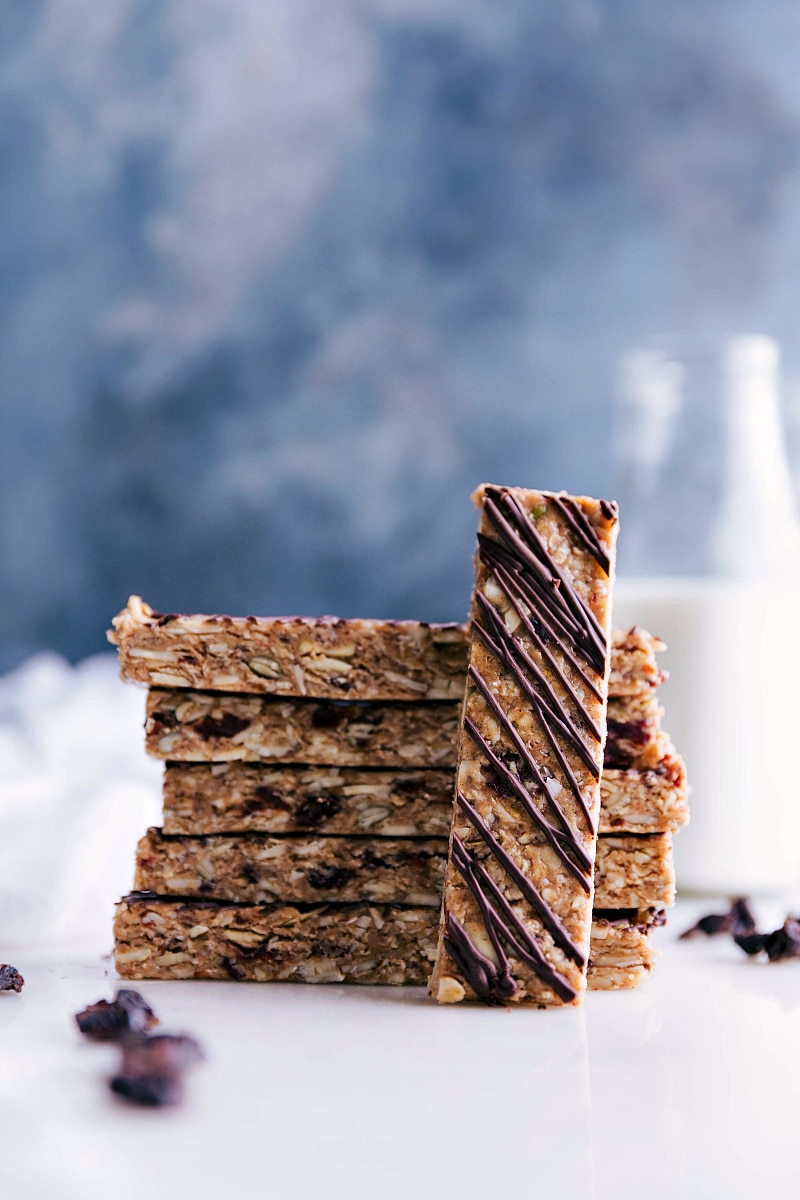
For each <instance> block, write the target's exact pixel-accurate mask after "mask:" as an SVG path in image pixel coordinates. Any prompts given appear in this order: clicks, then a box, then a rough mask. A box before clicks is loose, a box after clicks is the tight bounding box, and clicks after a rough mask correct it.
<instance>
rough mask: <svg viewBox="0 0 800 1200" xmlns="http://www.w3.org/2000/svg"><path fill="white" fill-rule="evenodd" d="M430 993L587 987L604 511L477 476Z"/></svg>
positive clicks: (613, 520) (613, 528)
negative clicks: (463, 684) (471, 579)
mask: <svg viewBox="0 0 800 1200" xmlns="http://www.w3.org/2000/svg"><path fill="white" fill-rule="evenodd" d="M474 500H475V503H476V505H477V506H478V507H479V508H480V510H481V515H480V523H479V529H478V553H477V556H476V560H475V590H474V593H473V602H472V613H471V616H472V637H471V643H470V661H469V667H468V671H467V689H466V694H465V699H464V709H463V713H462V728H461V735H460V746H459V763H458V768H457V782H456V796H455V805H454V810H453V822H452V828H451V838H450V853H449V861H448V866H447V873H446V876H445V884H444V894H443V899H442V913H441V922H440V936H439V945H438V951H437V958H436V964H435V967H434V971H433V975H432V977H431V981H430V991H431V995H432V996H433V997H434V998H435V999H436V1000H438V1001H439V1002H440V1003H452V1002H456V1001H459V1000H464V999H479V1000H483V1001H484V1002H486V1003H503V1002H507V1001H515V1002H526V1001H528V1002H532V1003H535V1004H574V1003H578V1002H579V1001H580V998H581V995H582V993H583V991H584V989H585V987H586V966H587V961H588V956H589V937H590V928H591V916H592V892H593V880H592V873H593V867H594V858H595V852H596V838H597V833H596V830H597V822H598V815H599V808H600V782H599V781H600V774H601V770H602V763H603V743H604V738H605V722H606V706H607V698H608V670H609V650H608V642H609V635H610V621H611V590H612V580H613V570H614V551H615V542H616V533H617V512H616V507H615V506H614V505H611V504H608V503H607V502H606V501H603V500H591V499H587V498H584V497H580V498H575V497H571V496H567V495H564V494H553V493H547V492H536V491H528V490H526V489H522V488H499V487H491V486H488V485H484V486H482V487H481V488H479V489H478V491H477V492H476V493H475V496H474Z"/></svg>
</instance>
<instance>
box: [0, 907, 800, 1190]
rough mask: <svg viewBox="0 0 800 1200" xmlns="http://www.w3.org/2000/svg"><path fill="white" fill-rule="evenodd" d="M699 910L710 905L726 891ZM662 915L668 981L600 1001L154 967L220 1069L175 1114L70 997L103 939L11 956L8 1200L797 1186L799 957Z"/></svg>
mask: <svg viewBox="0 0 800 1200" xmlns="http://www.w3.org/2000/svg"><path fill="white" fill-rule="evenodd" d="M702 907H703V908H704V909H707V908H708V902H707V901H706V902H704V903H703V905H702ZM698 911H699V908H698V905H697V904H688V903H686V902H684V905H683V906H682V908H681V909H680V910H679V912H678V913H677V914H675V915H674V917H673V920H672V923H671V927H670V928H668V929H666V930H663V931H661V945H662V948H663V952H664V953H663V958H662V961H661V963H660V966H659V969H658V971H657V972H656V973H655V974H654V975H653V977H652V978H651V980H650V981H649V983H648V985H647V986H646V987H645V988H643V989H642V990H641V991H639V992H635V993H629V994H608V995H603V994H599V995H591V996H590V997H589V998H588V1001H587V1003H586V1005H585V1007H584V1009H583V1010H582V1011H569V1012H545V1013H539V1012H530V1011H522V1012H520V1011H514V1012H507V1011H506V1010H485V1009H468V1008H462V1009H455V1010H453V1009H447V1010H440V1009H437V1008H436V1007H435V1006H433V1005H431V1004H429V1003H428V1002H427V1001H426V1000H425V998H424V997H423V995H422V994H421V992H419V991H418V990H417V989H409V990H399V989H388V988H387V989H368V988H346V987H338V986H329V987H317V988H314V987H303V986H291V985H272V986H270V985H261V986H256V985H247V984H235V983H230V984H228V983H225V984H222V983H220V984H214V983H173V984H155V983H150V984H147V983H145V984H142V985H141V989H142V991H143V992H144V993H145V995H146V996H147V998H148V1000H150V1002H151V1003H152V1004H153V1005H154V1006H155V1008H156V1009H157V1011H158V1012H159V1014H160V1015H161V1017H162V1020H163V1023H164V1026H165V1027H166V1028H168V1029H172V1030H187V1031H191V1032H193V1033H195V1034H196V1035H197V1036H198V1037H199V1038H200V1039H201V1040H202V1042H203V1043H204V1045H205V1047H206V1050H207V1053H208V1062H207V1063H206V1064H205V1065H204V1066H202V1067H200V1068H198V1069H197V1070H196V1071H195V1073H194V1074H193V1076H192V1077H191V1079H190V1080H189V1088H188V1096H187V1100H186V1102H185V1104H184V1105H183V1107H182V1108H180V1109H178V1110H174V1111H167V1110H162V1111H155V1112H151V1111H141V1110H135V1109H131V1108H129V1107H126V1106H124V1105H123V1104H122V1103H120V1102H118V1101H116V1100H115V1099H114V1098H113V1097H112V1096H111V1094H110V1093H109V1092H108V1091H107V1089H106V1086H105V1078H106V1076H107V1075H108V1072H109V1070H110V1069H111V1067H112V1065H113V1062H114V1059H115V1052H114V1051H113V1050H111V1049H110V1048H106V1047H95V1046H91V1045H85V1044H82V1042H81V1039H80V1037H79V1035H78V1034H77V1032H76V1030H75V1028H74V1026H73V1024H72V1014H73V1013H74V1012H75V1011H76V1010H77V1009H79V1008H80V1007H82V1006H83V1005H84V1004H86V1003H87V1002H91V1001H94V1000H96V999H98V998H99V997H100V996H101V995H110V994H111V991H112V988H113V982H114V978H113V969H112V967H111V965H110V962H109V961H108V959H103V958H102V957H101V954H100V953H99V952H98V951H97V950H96V949H94V948H93V947H91V946H84V947H83V948H76V949H75V950H74V951H72V952H67V951H65V950H64V949H59V950H48V949H47V948H45V947H42V946H39V947H37V948H35V949H30V950H26V949H25V947H24V946H20V947H18V948H17V950H15V953H14V962H15V965H16V966H17V967H19V969H20V970H21V971H22V972H23V973H24V975H25V978H26V981H27V982H26V986H25V989H24V991H23V992H22V993H21V994H20V995H18V996H16V995H3V996H0V1059H1V1060H2V1070H0V1163H2V1172H0V1194H2V1195H3V1197H5V1196H11V1195H14V1196H15V1197H16V1198H17V1200H95V1198H97V1200H101V1198H102V1200H105V1198H106V1197H109V1196H113V1197H114V1198H115V1200H128V1198H130V1200H141V1198H142V1197H147V1198H148V1200H161V1198H162V1197H164V1198H165V1200H184V1198H187V1200H189V1198H191V1200H206V1198H209V1200H212V1198H213V1200H219V1197H221V1196H235V1197H239V1196H241V1197H246V1196H262V1195H263V1196H269V1197H275V1198H276V1200H282V1198H283V1197H292V1200H304V1198H305V1197H317V1196H324V1197H325V1198H326V1200H339V1198H341V1200H361V1198H364V1200H374V1198H377V1197H380V1198H381V1200H394V1198H395V1197H397V1198H398V1200H400V1198H401V1197H402V1198H403V1200H411V1198H413V1197H420V1198H423V1197H424V1198H425V1200H428V1198H441V1200H449V1198H450V1197H452V1198H453V1200H469V1198H471V1197H475V1198H476V1200H477V1198H478V1197H480V1198H481V1200H483V1198H484V1197H487V1196H509V1197H516V1196H520V1197H521V1196H526V1197H527V1196H537V1197H546V1196H554V1197H558V1198H559V1200H572V1198H573V1197H575V1198H577V1197H580V1198H581V1200H592V1198H594V1200H620V1198H622V1197H624V1198H626V1200H636V1198H638V1197H647V1200H662V1198H663V1200H711V1198H717V1197H718V1198H720V1200H737V1198H739V1197H742V1198H745V1197H746V1198H748V1200H749V1198H751V1197H760V1196H769V1197H770V1198H771V1200H781V1198H783V1197H787V1198H788V1197H792V1198H795V1197H797V1196H798V1195H800V1140H799V1139H800V1134H799V1133H798V1131H800V962H796V963H785V964H780V965H774V966H768V965H765V964H756V963H753V962H749V961H747V960H746V959H745V958H744V956H743V955H741V953H740V952H739V951H738V950H737V949H736V947H735V946H733V945H732V944H731V943H729V942H728V941H727V940H725V941H720V942H718V943H711V942H705V941H703V942H691V943H678V942H677V941H676V934H677V932H678V931H679V930H680V929H681V928H683V927H684V926H685V925H686V924H688V923H689V922H690V921H691V920H692V919H693V918H694V916H695V915H697V912H698Z"/></svg>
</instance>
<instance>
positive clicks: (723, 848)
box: [614, 578, 800, 894]
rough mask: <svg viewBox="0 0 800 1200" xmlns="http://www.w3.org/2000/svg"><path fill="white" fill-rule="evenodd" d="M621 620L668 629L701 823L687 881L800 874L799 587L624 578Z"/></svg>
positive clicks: (692, 832)
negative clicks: (780, 587) (782, 587)
mask: <svg viewBox="0 0 800 1200" xmlns="http://www.w3.org/2000/svg"><path fill="white" fill-rule="evenodd" d="M614 624H615V625H616V626H617V627H620V628H621V627H625V626H630V625H637V624H638V625H642V626H644V627H645V628H647V629H649V630H650V632H651V633H654V634H657V635H658V636H659V637H662V638H663V639H664V641H665V642H666V643H667V644H668V647H669V650H668V652H667V653H666V654H664V655H661V656H660V660H661V662H662V664H663V666H664V668H665V669H666V670H668V671H669V672H670V679H669V681H668V682H667V683H666V684H665V685H664V687H663V689H662V691H661V695H662V697H663V700H662V702H663V705H664V708H665V710H666V712H665V718H664V727H665V728H666V730H667V731H668V732H669V733H670V735H671V736H672V738H673V740H674V742H675V744H676V746H677V748H678V751H679V752H680V753H682V754H683V755H684V757H685V759H686V764H687V770H688V775H689V783H690V785H691V789H692V792H691V797H690V804H691V812H692V819H691V824H690V825H689V826H688V827H687V828H686V829H684V830H682V831H681V833H679V834H678V835H677V837H676V839H675V859H676V867H677V874H678V885H679V886H680V887H683V888H685V889H689V890H694V891H704V892H728V893H732V894H734V893H746V892H749V893H753V892H775V891H779V890H784V889H790V888H792V887H796V886H798V885H800V770H799V769H798V765H799V758H800V715H799V710H800V705H798V698H800V588H798V587H790V588H784V589H779V588H776V587H773V586H765V585H762V584H759V583H757V582H751V581H737V580H724V581H723V580H705V579H700V580H694V579H677V578H676V579H625V578H622V579H619V580H618V581H617V592H616V597H615V603H614Z"/></svg>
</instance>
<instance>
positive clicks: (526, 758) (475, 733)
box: [464, 664, 592, 878]
mask: <svg viewBox="0 0 800 1200" xmlns="http://www.w3.org/2000/svg"><path fill="white" fill-rule="evenodd" d="M467 673H468V675H469V677H470V679H471V680H472V681H473V683H474V684H475V686H476V687H477V688H478V690H479V691H480V693H481V695H482V696H483V699H484V702H485V703H486V705H487V707H488V708H489V709H490V711H491V712H492V713H493V714H494V716H495V717H496V718H497V721H498V722H499V724H500V726H501V728H502V729H503V730H504V731H505V733H506V736H507V737H508V739H509V740H510V741H511V742H512V743H513V744H514V745H515V746H516V748H517V750H518V751H519V753H520V755H521V756H522V760H523V762H524V763H525V765H526V766H527V768H528V772H529V773H530V774H531V775H532V776H533V778H534V780H535V781H536V784H537V785H538V787H539V789H540V791H541V793H542V795H543V797H544V799H545V800H546V801H547V803H548V804H549V805H550V806H551V807H552V809H553V811H554V812H555V814H556V816H557V817H558V821H559V824H560V825H561V828H562V829H563V831H564V833H565V834H566V836H567V838H568V839H569V845H570V849H571V852H572V854H573V855H574V858H575V860H576V862H577V865H578V866H579V868H580V869H581V873H582V874H583V875H584V876H585V877H586V878H588V877H590V876H591V873H592V862H591V859H590V858H589V857H588V855H587V854H586V852H585V850H584V849H583V846H582V845H581V843H580V841H579V839H578V835H577V834H576V832H575V830H574V829H573V828H572V826H571V825H570V823H569V820H568V819H567V815H566V813H565V812H564V810H563V809H562V807H561V805H560V804H559V802H558V800H557V799H556V798H555V796H553V794H552V793H551V791H550V789H549V788H548V786H547V780H546V779H545V777H544V775H543V773H542V770H541V767H540V766H539V763H538V762H537V761H536V759H535V758H534V757H533V754H532V753H531V751H530V750H529V749H528V747H527V746H526V744H525V742H524V741H523V739H522V738H521V737H520V734H519V732H518V731H517V729H515V727H514V724H513V722H512V721H510V720H509V718H508V715H507V714H506V713H504V712H503V709H502V707H501V705H500V703H499V701H498V699H497V697H496V696H495V695H493V693H492V690H491V688H490V687H488V685H487V683H486V680H485V679H484V678H483V676H482V675H481V673H480V671H478V669H477V667H473V666H472V665H471V664H470V666H469V667H468V669H467ZM540 719H541V718H540ZM464 728H465V729H466V730H467V732H468V733H469V735H470V737H471V738H472V740H473V742H475V744H476V745H477V746H478V748H479V749H480V750H481V751H482V753H483V754H484V756H485V757H486V758H487V759H488V760H489V762H490V763H491V764H492V766H493V767H494V769H495V770H496V771H497V770H500V771H501V772H505V774H503V775H501V777H502V778H505V779H506V782H509V781H508V779H507V776H509V775H510V776H511V786H512V787H514V790H515V791H517V794H518V795H519V796H520V798H522V793H524V797H525V798H524V799H523V805H524V807H525V810H526V812H528V814H529V815H530V816H531V818H532V820H533V821H534V822H535V823H536V824H537V825H539V827H540V828H541V829H542V832H543V833H545V836H547V833H546V830H547V829H550V830H552V828H553V827H552V825H550V824H549V823H548V822H547V821H546V819H545V817H544V814H543V813H541V812H540V810H539V809H538V808H537V807H536V805H535V804H534V803H533V801H532V800H531V799H530V798H529V796H528V792H527V789H526V788H525V786H524V785H523V783H522V781H521V780H519V779H517V776H516V775H514V773H513V772H512V771H510V770H509V768H508V767H507V766H506V764H505V763H504V762H503V760H502V759H501V758H500V757H499V755H496V754H495V753H494V751H493V750H492V748H491V747H490V746H489V743H488V742H487V741H486V739H485V738H484V737H483V736H482V735H481V733H480V732H479V730H478V727H477V726H476V725H475V723H474V721H472V720H471V718H470V717H467V716H465V717H464ZM476 739H477V740H476ZM498 764H499V766H498ZM514 781H516V783H514ZM578 790H579V791H580V789H578ZM581 798H582V797H581ZM583 810H584V813H585V815H587V818H588V823H589V828H590V829H591V828H592V821H591V816H589V814H588V810H587V809H586V805H585V802H584V804H583ZM548 840H549V837H548ZM553 848H554V849H555V847H553ZM565 865H566V866H569V867H570V869H571V870H572V869H573V868H572V866H571V864H569V863H566V864H565ZM573 873H574V871H573Z"/></svg>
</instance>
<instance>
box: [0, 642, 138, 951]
mask: <svg viewBox="0 0 800 1200" xmlns="http://www.w3.org/2000/svg"><path fill="white" fill-rule="evenodd" d="M144 695H145V693H144V690H143V689H141V688H137V687H135V686H132V685H125V684H122V683H121V682H120V681H119V679H118V677H117V663H116V659H115V657H114V656H113V655H111V654H103V655H97V656H96V657H94V658H89V659H86V661H85V662H82V663H80V664H79V665H78V666H76V667H72V666H70V665H69V663H68V662H66V661H65V660H64V659H63V658H61V657H59V656H58V655H56V654H49V653H48V654H39V655H36V656H35V657H34V658H31V659H29V660H28V661H27V662H26V663H24V664H23V665H22V666H21V667H20V668H18V669H17V670H16V671H13V672H11V673H10V674H8V675H6V676H4V677H3V678H2V679H0V961H3V955H4V954H5V949H6V947H11V946H16V945H21V944H27V945H30V944H37V943H38V944H44V943H50V942H67V941H69V942H74V941H81V942H83V941H86V942H92V943H95V944H98V945H103V946H105V947H110V945H111V923H112V920H113V911H114V902H115V900H117V899H118V898H119V896H120V895H122V894H124V893H125V892H127V891H129V890H130V887H131V882H132V878H133V864H134V853H135V847H136V842H137V839H138V838H139V837H140V836H141V834H142V833H143V832H144V830H145V829H146V828H147V826H148V825H151V824H158V823H159V821H160V811H161V799H160V782H161V768H160V766H159V764H158V763H156V762H153V761H152V760H150V759H148V758H147V756H146V755H145V751H144V734H143V731H142V725H143V714H144Z"/></svg>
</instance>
